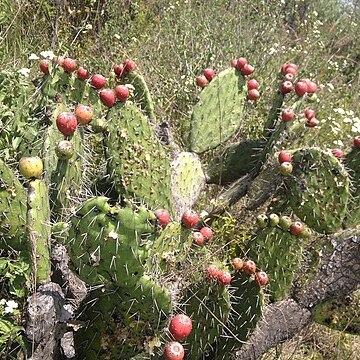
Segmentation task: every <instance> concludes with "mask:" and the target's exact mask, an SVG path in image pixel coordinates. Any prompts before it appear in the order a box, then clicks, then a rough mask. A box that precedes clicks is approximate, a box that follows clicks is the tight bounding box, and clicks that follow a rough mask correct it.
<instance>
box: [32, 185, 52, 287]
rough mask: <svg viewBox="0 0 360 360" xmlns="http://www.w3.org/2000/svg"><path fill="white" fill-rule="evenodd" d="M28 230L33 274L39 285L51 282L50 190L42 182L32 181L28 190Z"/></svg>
mask: <svg viewBox="0 0 360 360" xmlns="http://www.w3.org/2000/svg"><path fill="white" fill-rule="evenodd" d="M26 225H27V229H28V237H29V241H30V243H31V244H32V252H33V254H32V256H33V272H34V274H35V277H36V280H37V284H39V283H40V282H41V281H49V280H50V275H51V261H50V237H51V225H50V204H49V194H48V188H47V186H46V184H45V183H44V182H42V181H41V180H34V181H31V182H30V184H29V188H28V214H27V224H26Z"/></svg>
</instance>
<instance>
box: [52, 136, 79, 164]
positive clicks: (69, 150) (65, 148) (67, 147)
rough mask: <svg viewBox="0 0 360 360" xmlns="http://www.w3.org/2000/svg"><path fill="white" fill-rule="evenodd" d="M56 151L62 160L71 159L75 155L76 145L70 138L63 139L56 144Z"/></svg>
mask: <svg viewBox="0 0 360 360" xmlns="http://www.w3.org/2000/svg"><path fill="white" fill-rule="evenodd" d="M55 152H56V155H57V156H58V158H59V159H60V160H69V159H71V158H72V157H73V155H74V152H75V151H74V145H73V144H72V143H71V142H70V141H68V140H61V141H59V142H58V143H57V144H56V148H55Z"/></svg>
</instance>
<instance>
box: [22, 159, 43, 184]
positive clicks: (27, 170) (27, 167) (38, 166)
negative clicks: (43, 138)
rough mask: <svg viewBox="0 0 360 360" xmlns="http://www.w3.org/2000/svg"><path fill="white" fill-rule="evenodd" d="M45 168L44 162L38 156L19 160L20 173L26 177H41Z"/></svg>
mask: <svg viewBox="0 0 360 360" xmlns="http://www.w3.org/2000/svg"><path fill="white" fill-rule="evenodd" d="M43 170H44V165H43V162H42V160H41V159H40V158H39V157H38V156H32V157H22V158H21V159H20V160H19V171H20V174H21V175H22V176H24V177H25V178H26V179H33V178H36V179H38V178H40V177H41V174H42V172H43Z"/></svg>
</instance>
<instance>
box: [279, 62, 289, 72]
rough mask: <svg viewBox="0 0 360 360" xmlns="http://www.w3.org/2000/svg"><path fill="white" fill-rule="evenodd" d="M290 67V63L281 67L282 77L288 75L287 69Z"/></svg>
mask: <svg viewBox="0 0 360 360" xmlns="http://www.w3.org/2000/svg"><path fill="white" fill-rule="evenodd" d="M288 66H289V64H288V63H285V64H283V65H282V66H281V69H280V73H281V75H286V68H287V67H288Z"/></svg>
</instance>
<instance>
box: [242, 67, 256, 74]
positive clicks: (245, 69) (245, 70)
mask: <svg viewBox="0 0 360 360" xmlns="http://www.w3.org/2000/svg"><path fill="white" fill-rule="evenodd" d="M254 70H255V68H254V67H253V66H252V65H250V64H245V65H244V67H243V68H242V69H241V73H242V74H243V75H251V74H252V73H253V72H254Z"/></svg>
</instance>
